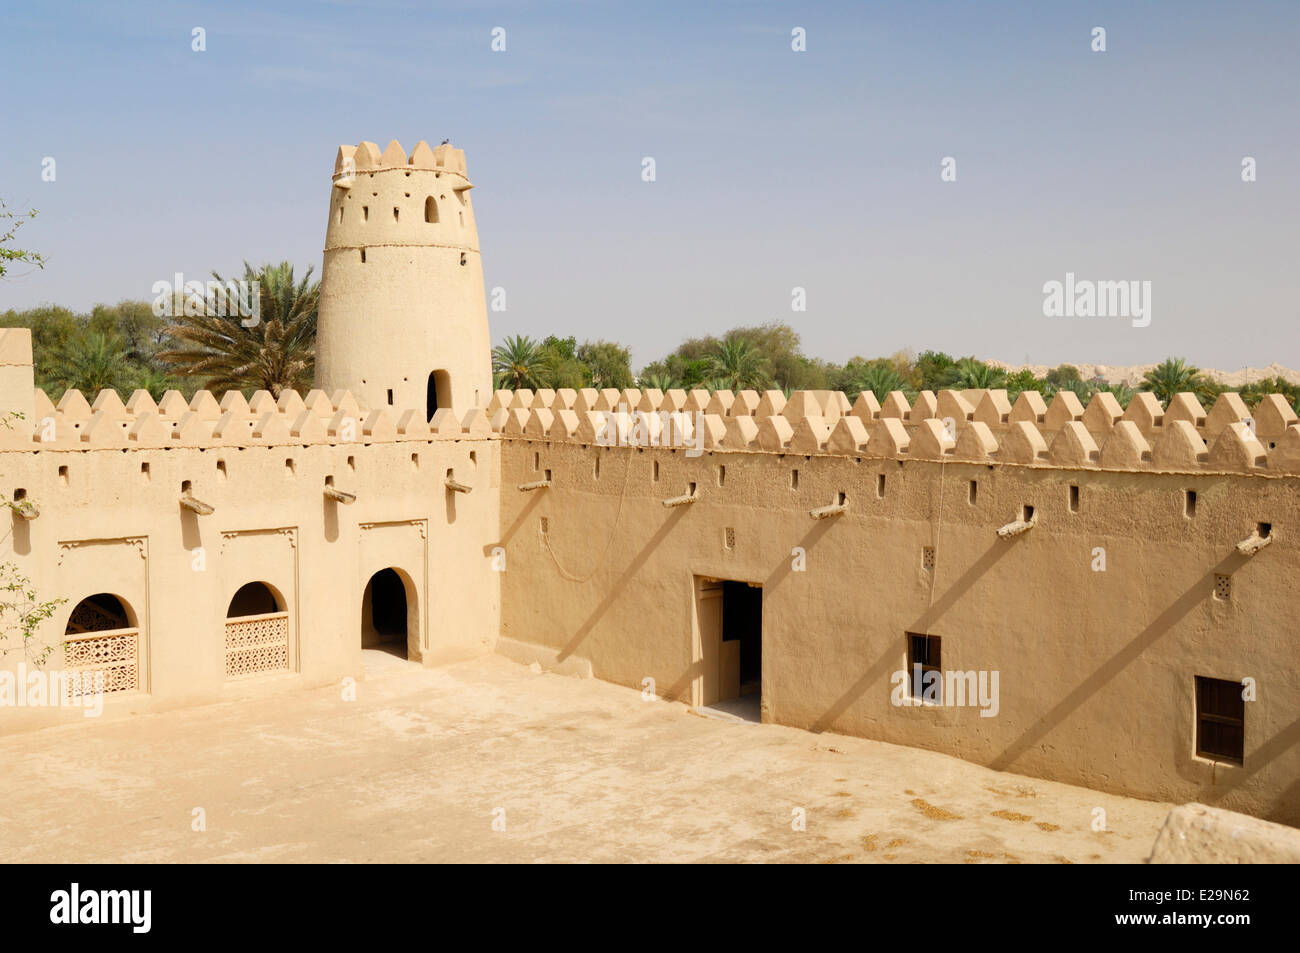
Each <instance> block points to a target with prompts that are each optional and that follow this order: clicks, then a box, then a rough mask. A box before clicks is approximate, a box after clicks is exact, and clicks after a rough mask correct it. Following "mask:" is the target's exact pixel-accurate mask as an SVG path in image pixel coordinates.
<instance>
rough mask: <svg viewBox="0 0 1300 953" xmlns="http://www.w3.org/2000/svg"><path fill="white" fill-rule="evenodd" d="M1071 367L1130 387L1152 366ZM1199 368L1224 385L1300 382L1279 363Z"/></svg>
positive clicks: (1299, 375)
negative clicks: (1277, 379)
mask: <svg viewBox="0 0 1300 953" xmlns="http://www.w3.org/2000/svg"><path fill="white" fill-rule="evenodd" d="M986 363H987V364H989V365H991V366H993V367H1000V368H1002V369H1003V370H1006V371H1008V372H1010V373H1013V374H1014V373H1015V372H1016V371H1023V370H1028V371H1031V372H1033V375H1034V376H1035V377H1042V376H1043V375H1044V374H1046V373H1047V372H1048V371H1050V370H1051V369H1052V368H1053V367H1055V366H1056V365H1055V364H1006V363H1004V362H1002V361H992V360H990V361H987V362H986ZM1067 363H1073V362H1067ZM1074 366H1075V367H1077V368H1078V369H1079V375H1080V376H1081V377H1082V378H1083V379H1084V380H1085V381H1086V380H1092V379H1093V378H1097V377H1101V378H1104V379H1105V380H1106V383H1108V384H1127V385H1128V386H1130V387H1134V386H1136V385H1137V384H1139V383H1140V382H1141V381H1142V378H1143V377H1144V376H1145V375H1146V372H1147V371H1149V370H1151V368H1153V367H1155V366H1156V365H1155V364H1130V365H1128V366H1127V367H1124V366H1121V365H1118V364H1074ZM1200 370H1201V373H1202V374H1205V375H1206V376H1208V377H1209V378H1210V379H1211V380H1213V381H1215V382H1216V383H1218V384H1221V385H1223V386H1224V387H1241V386H1243V385H1245V384H1249V383H1252V382H1254V381H1260V380H1264V379H1265V378H1271V377H1281V378H1283V379H1285V380H1287V381H1289V382H1290V383H1292V384H1300V371H1296V370H1292V369H1291V368H1289V367H1283V366H1282V365H1281V364H1270V365H1269V366H1268V367H1243V368H1241V369H1240V370H1237V371H1216V370H1213V369H1211V368H1208V367H1203V368H1201V369H1200Z"/></svg>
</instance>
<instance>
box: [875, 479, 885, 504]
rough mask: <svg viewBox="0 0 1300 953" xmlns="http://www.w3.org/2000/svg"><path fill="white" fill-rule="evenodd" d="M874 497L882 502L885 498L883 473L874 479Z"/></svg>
mask: <svg viewBox="0 0 1300 953" xmlns="http://www.w3.org/2000/svg"><path fill="white" fill-rule="evenodd" d="M876 496H878V497H880V499H882V500H883V499H884V498H885V475H884V474H883V473H881V474H879V475H878V476H877V477H876Z"/></svg>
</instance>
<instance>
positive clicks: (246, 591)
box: [226, 582, 284, 619]
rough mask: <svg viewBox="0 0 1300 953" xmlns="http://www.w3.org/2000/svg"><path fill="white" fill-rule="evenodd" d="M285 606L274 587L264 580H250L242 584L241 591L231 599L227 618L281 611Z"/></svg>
mask: <svg viewBox="0 0 1300 953" xmlns="http://www.w3.org/2000/svg"><path fill="white" fill-rule="evenodd" d="M283 608H284V606H283V605H282V604H281V601H280V599H279V597H278V596H277V595H276V593H275V590H274V589H272V588H271V587H270V586H268V585H267V584H266V583H264V582H250V583H246V584H245V585H242V586H240V587H239V591H238V592H236V593H235V595H234V598H232V599H231V600H230V607H229V608H228V609H227V610H226V618H228V619H231V618H235V617H238V616H246V615H262V614H263V613H267V612H280V611H282V610H283Z"/></svg>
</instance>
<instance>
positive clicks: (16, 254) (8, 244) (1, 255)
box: [0, 199, 45, 278]
mask: <svg viewBox="0 0 1300 953" xmlns="http://www.w3.org/2000/svg"><path fill="white" fill-rule="evenodd" d="M36 215H37V212H36V209H31V210H29V211H28V212H26V213H22V212H14V211H12V210H11V209H10V208H9V206H7V205H5V201H4V199H0V278H3V277H4V276H5V275H6V274H8V272H9V266H10V265H11V264H19V265H35V266H36V267H37V268H44V267H45V258H44V257H43V256H42V255H41V254H39V253H38V252H34V251H26V250H24V249H22V248H15V247H13V241H14V238H15V236H16V235H17V234H18V229H20V228H22V227H23V226H24V225H26V224H27V222H29V221H30V220H31V219H33V218H35V217H36Z"/></svg>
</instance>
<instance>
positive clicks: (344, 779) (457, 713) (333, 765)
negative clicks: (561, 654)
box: [0, 651, 1170, 863]
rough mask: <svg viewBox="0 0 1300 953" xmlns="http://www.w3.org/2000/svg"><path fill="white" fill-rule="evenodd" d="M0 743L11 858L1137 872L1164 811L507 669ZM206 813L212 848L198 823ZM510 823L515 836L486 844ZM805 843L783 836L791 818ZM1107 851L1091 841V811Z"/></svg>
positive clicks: (377, 669) (387, 668)
mask: <svg viewBox="0 0 1300 953" xmlns="http://www.w3.org/2000/svg"><path fill="white" fill-rule="evenodd" d="M364 657H365V665H366V677H365V678H364V679H363V680H359V681H358V682H357V685H356V696H357V697H356V700H355V701H344V700H343V699H342V692H341V691H340V690H339V689H335V688H322V689H314V690H307V691H293V690H290V691H288V692H286V693H283V694H278V695H275V696H274V697H266V698H261V699H254V700H251V701H241V702H238V703H224V704H216V705H208V706H204V707H199V708H192V709H186V710H180V711H172V712H164V713H157V714H148V715H141V716H138V717H135V718H129V719H126V720H116V721H112V722H90V723H87V724H85V725H69V726H60V727H55V728H50V729H45V730H41V731H34V732H27V733H24V734H20V735H15V736H11V737H8V738H3V739H0V759H3V762H4V764H5V770H4V772H3V774H0V799H2V800H3V803H4V805H5V809H4V811H3V812H0V851H2V852H3V856H4V858H5V859H6V860H7V861H10V862H13V861H55V862H116V861H125V862H172V861H179V862H262V861H265V862H320V861H325V862H334V861H342V862H370V861H397V862H438V861H471V862H479V861H515V862H533V861H549V862H573V861H605V862H610V861H686V862H690V861H733V862H745V861H799V862H867V863H908V862H950V863H1002V862H1025V863H1064V862H1067V861H1068V862H1072V863H1089V862H1091V863H1098V862H1137V861H1141V860H1143V859H1144V858H1145V857H1146V856H1147V855H1148V854H1149V853H1150V851H1151V845H1152V843H1153V842H1154V840H1155V837H1156V834H1157V832H1158V831H1159V829H1160V826H1161V824H1162V822H1163V821H1164V819H1165V816H1166V815H1167V813H1168V812H1169V809H1170V805H1169V804H1162V803H1154V802H1147V801H1139V800H1135V799H1132V798H1125V797H1118V796H1114V795H1107V794H1099V793H1095V792H1092V791H1088V790H1086V789H1083V788H1078V787H1072V786H1069V785H1065V784H1058V783H1054V782H1050V781H1042V780H1036V779H1029V778H1023V777H1019V776H1016V775H1011V774H1001V773H998V772H995V771H991V770H989V769H987V768H983V767H980V766H978V765H975V764H969V763H966V762H963V761H960V760H958V759H956V758H952V757H949V756H946V755H941V754H936V753H933V752H928V751H922V750H917V749H909V748H905V747H899V746H894V745H889V744H884V743H880V742H874V741H868V740H864V739H859V738H849V737H843V736H839V735H831V734H811V733H808V732H805V731H801V730H797V729H793V728H786V727H782V726H778V725H759V724H752V723H743V722H738V721H736V720H734V719H728V718H727V717H725V716H723V717H708V716H703V715H701V714H699V713H695V712H692V711H691V710H690V709H688V708H687V707H686V706H684V705H681V704H678V703H675V702H664V701H651V702H646V701H643V700H642V697H641V694H640V693H639V692H637V691H634V690H632V689H628V688H623V687H619V686H616V685H611V684H608V683H605V682H601V681H597V680H584V679H575V678H568V677H564V676H559V675H553V674H540V673H537V672H534V671H532V670H530V669H529V668H526V667H523V666H520V665H517V664H515V663H514V662H511V661H509V660H506V659H504V658H502V657H500V656H488V657H485V658H480V659H476V660H474V661H469V662H463V663H459V664H455V665H449V666H446V667H442V668H432V669H430V668H423V667H421V666H419V665H417V664H414V663H408V662H405V661H403V660H400V659H397V658H395V657H393V656H389V655H385V654H383V653H381V652H377V651H367V652H365V653H364ZM195 808H202V809H203V812H204V818H205V822H206V830H203V831H196V830H194V829H192V828H193V826H194V824H195V822H194V809H195ZM498 808H503V809H504V822H505V830H504V831H502V830H494V829H493V826H494V819H495V820H497V821H498V824H497V826H500V824H499V821H500V819H501V817H502V814H501V812H499V811H496V813H495V814H494V811H495V809H498ZM796 808H802V809H803V810H804V811H805V812H806V828H807V829H806V831H803V832H797V831H795V830H792V823H791V822H792V819H793V816H794V815H793V813H792V812H793V811H794V810H795V809H796ZM1096 808H1101V809H1103V810H1104V811H1105V814H1106V826H1107V830H1106V831H1105V832H1097V831H1094V830H1093V829H1092V823H1093V817H1094V810H1095V809H1096Z"/></svg>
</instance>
